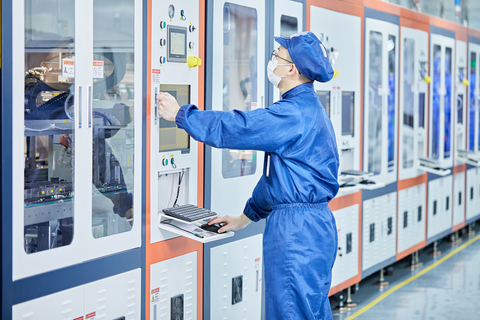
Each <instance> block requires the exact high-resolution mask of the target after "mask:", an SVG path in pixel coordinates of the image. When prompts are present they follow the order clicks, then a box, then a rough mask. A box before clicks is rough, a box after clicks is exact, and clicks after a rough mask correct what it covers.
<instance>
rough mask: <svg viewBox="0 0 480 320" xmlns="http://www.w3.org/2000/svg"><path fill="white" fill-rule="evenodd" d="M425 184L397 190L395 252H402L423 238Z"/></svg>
mask: <svg viewBox="0 0 480 320" xmlns="http://www.w3.org/2000/svg"><path fill="white" fill-rule="evenodd" d="M425 188H426V184H425V183H422V184H419V185H416V186H413V187H410V188H406V189H402V190H400V191H398V244H397V253H401V252H404V251H405V250H408V249H410V248H412V247H413V246H415V245H417V244H419V243H421V242H422V241H424V240H425V224H426V220H427V219H425V218H426V214H425V203H426V199H425V196H426V189H425Z"/></svg>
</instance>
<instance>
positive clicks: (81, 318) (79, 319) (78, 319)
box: [73, 316, 83, 320]
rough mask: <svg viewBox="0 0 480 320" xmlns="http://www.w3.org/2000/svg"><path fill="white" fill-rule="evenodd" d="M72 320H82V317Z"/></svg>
mask: <svg viewBox="0 0 480 320" xmlns="http://www.w3.org/2000/svg"><path fill="white" fill-rule="evenodd" d="M73 320H83V316H81V317H78V318H75V319H73Z"/></svg>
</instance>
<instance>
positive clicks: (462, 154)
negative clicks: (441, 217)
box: [452, 37, 480, 231]
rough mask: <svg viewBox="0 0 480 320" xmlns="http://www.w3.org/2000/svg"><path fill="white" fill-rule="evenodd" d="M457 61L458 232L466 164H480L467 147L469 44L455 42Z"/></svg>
mask: <svg viewBox="0 0 480 320" xmlns="http://www.w3.org/2000/svg"><path fill="white" fill-rule="evenodd" d="M455 45H456V59H455V78H454V83H455V91H454V92H455V93H454V95H455V102H454V106H455V109H454V112H453V119H454V120H453V122H454V133H455V138H454V139H455V141H454V148H455V154H454V161H455V162H454V169H453V198H452V200H453V221H452V223H453V224H452V229H453V230H454V231H457V230H458V229H460V228H462V227H463V226H464V225H465V179H466V163H467V164H468V163H470V164H473V165H476V164H480V162H479V161H476V159H475V158H472V157H471V156H470V154H471V153H470V152H468V150H467V149H466V146H467V130H466V128H467V127H466V125H465V123H466V118H467V99H466V97H467V87H468V84H469V83H468V80H467V61H468V60H467V43H466V42H465V41H462V40H459V39H458V37H457V39H456V40H455Z"/></svg>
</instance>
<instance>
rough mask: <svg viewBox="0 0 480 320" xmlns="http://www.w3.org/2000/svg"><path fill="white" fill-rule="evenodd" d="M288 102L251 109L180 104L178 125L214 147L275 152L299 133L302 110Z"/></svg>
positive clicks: (298, 135)
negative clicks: (203, 108)
mask: <svg viewBox="0 0 480 320" xmlns="http://www.w3.org/2000/svg"><path fill="white" fill-rule="evenodd" d="M289 105H290V103H288V104H287V103H284V105H282V104H281V103H278V102H277V103H275V104H273V105H272V106H271V107H269V108H267V109H256V110H253V111H247V112H245V111H239V110H233V111H201V110H198V108H197V107H196V106H194V105H191V104H190V105H185V106H183V107H181V108H180V110H179V111H178V114H177V117H176V119H175V120H176V124H177V127H178V128H180V129H184V130H185V131H187V132H188V134H189V135H191V136H192V137H193V138H194V139H195V140H197V141H200V142H203V143H205V144H207V145H209V146H213V147H216V148H228V149H239V150H260V151H266V152H274V151H275V150H277V149H278V148H280V147H282V146H285V145H289V144H291V143H292V142H294V141H296V140H297V139H298V138H299V137H300V136H301V132H300V131H299V128H300V127H301V126H299V125H298V124H299V123H300V121H301V114H300V111H299V110H298V108H296V107H292V106H290V107H289Z"/></svg>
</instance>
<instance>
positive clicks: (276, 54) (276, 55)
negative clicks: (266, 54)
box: [270, 50, 293, 63]
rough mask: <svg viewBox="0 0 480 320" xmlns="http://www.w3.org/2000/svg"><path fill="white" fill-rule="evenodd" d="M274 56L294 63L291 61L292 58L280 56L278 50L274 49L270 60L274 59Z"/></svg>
mask: <svg viewBox="0 0 480 320" xmlns="http://www.w3.org/2000/svg"><path fill="white" fill-rule="evenodd" d="M274 57H276V58H280V59H282V60H285V61H287V62H290V63H293V62H292V61H290V60H287V59H285V58H282V57H280V56H279V55H278V50H273V52H272V56H271V57H270V60H272V61H273V59H274Z"/></svg>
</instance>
